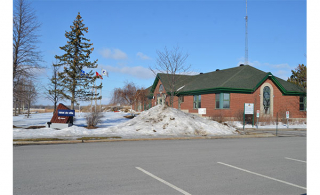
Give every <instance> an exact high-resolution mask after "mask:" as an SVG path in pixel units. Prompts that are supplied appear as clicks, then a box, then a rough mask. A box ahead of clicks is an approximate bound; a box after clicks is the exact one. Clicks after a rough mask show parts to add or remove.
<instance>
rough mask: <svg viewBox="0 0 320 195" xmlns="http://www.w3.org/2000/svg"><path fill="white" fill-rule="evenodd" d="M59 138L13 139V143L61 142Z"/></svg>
mask: <svg viewBox="0 0 320 195" xmlns="http://www.w3.org/2000/svg"><path fill="white" fill-rule="evenodd" d="M62 140H64V139H59V138H31V139H13V141H62Z"/></svg>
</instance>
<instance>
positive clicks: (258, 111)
mask: <svg viewBox="0 0 320 195" xmlns="http://www.w3.org/2000/svg"><path fill="white" fill-rule="evenodd" d="M259 114H260V110H257V118H259Z"/></svg>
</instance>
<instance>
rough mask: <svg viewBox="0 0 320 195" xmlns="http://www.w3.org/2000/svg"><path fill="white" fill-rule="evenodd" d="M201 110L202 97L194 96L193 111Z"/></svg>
mask: <svg viewBox="0 0 320 195" xmlns="http://www.w3.org/2000/svg"><path fill="white" fill-rule="evenodd" d="M198 108H201V95H194V96H193V109H198Z"/></svg>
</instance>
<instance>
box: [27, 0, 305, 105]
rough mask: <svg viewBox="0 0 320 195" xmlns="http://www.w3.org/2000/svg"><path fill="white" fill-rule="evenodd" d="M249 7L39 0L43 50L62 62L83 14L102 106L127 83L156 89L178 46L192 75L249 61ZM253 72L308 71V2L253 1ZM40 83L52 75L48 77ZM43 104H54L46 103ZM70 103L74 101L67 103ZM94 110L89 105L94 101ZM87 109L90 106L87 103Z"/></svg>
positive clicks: (240, 3) (237, 0)
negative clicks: (167, 54) (158, 72)
mask: <svg viewBox="0 0 320 195" xmlns="http://www.w3.org/2000/svg"><path fill="white" fill-rule="evenodd" d="M245 5H246V4H245V0H233V1H230V0H225V1H222V0H220V1H218V0H212V1H210V0H209V1H104V0H100V1H89V0H82V1H75V0H74V1H49V0H47V1H45V0H36V1H33V3H32V6H33V8H34V9H35V10H36V13H37V16H38V20H39V22H41V23H42V26H41V29H40V31H39V34H40V35H41V37H40V41H41V43H40V44H39V46H40V50H41V51H42V52H43V53H42V54H43V57H44V61H45V62H44V65H45V66H47V67H50V66H51V64H52V62H55V58H54V55H61V54H62V50H60V49H59V47H60V46H64V45H65V44H66V42H67V39H66V38H65V36H64V34H65V31H70V25H71V24H72V22H73V21H74V20H75V18H76V16H77V13H78V12H80V14H81V16H82V17H83V20H84V21H83V23H84V24H85V25H86V26H87V27H88V28H89V32H88V33H87V34H85V36H86V37H87V38H89V39H90V40H91V43H93V47H94V52H93V54H92V55H91V59H92V61H93V60H95V59H98V64H99V66H98V68H97V69H96V71H98V72H100V73H101V68H104V69H106V70H107V71H108V72H109V77H104V79H103V81H102V82H103V86H104V87H103V92H102V95H103V101H102V103H108V102H109V100H110V98H111V92H112V90H113V89H114V88H115V87H122V86H123V85H124V82H125V81H129V82H131V81H132V82H134V83H136V84H137V85H138V86H141V87H149V86H150V85H152V83H153V80H154V75H153V73H152V72H151V71H150V70H149V66H151V67H153V66H155V65H156V59H157V55H156V51H157V50H160V51H162V50H163V48H164V47H165V46H166V47H168V48H169V49H170V48H172V47H174V46H177V45H179V47H180V48H182V49H183V52H186V53H188V54H189V57H188V59H187V61H186V63H187V64H191V67H192V68H191V71H193V72H204V73H205V72H211V71H214V70H216V69H227V68H232V67H235V66H238V65H239V64H240V63H243V62H244V55H245V18H244V17H245V15H246V9H245ZM248 18H249V19H248V45H249V65H251V66H254V67H256V68H258V69H260V70H263V71H266V72H272V73H273V74H274V75H275V76H278V77H280V78H283V79H287V78H288V77H289V76H290V75H291V70H292V69H294V68H295V67H297V66H298V64H306V1H305V0H292V1H289V0H274V1H267V0H264V1H260V0H259V1H258V0H248ZM41 75H43V76H42V77H40V78H39V81H40V83H43V84H45V83H47V82H48V79H47V76H50V75H51V71H50V70H49V69H48V70H44V71H43V72H42V73H41ZM38 103H39V104H45V105H50V104H51V103H50V101H48V100H45V99H44V98H39V101H38ZM67 103H69V102H67ZM88 103H89V102H88ZM88 103H84V104H88Z"/></svg>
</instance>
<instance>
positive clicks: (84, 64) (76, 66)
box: [55, 13, 102, 110]
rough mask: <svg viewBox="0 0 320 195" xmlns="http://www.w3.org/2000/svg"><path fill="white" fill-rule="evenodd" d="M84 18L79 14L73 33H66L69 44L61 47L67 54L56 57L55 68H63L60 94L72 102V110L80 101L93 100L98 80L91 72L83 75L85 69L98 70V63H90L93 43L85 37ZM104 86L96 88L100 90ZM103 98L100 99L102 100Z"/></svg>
mask: <svg viewBox="0 0 320 195" xmlns="http://www.w3.org/2000/svg"><path fill="white" fill-rule="evenodd" d="M82 22H83V20H82V17H81V16H80V13H78V15H77V17H76V19H75V20H74V22H73V25H72V26H70V28H71V31H69V32H67V31H66V33H65V37H66V38H67V39H68V41H67V44H66V45H65V46H63V47H60V49H62V50H63V51H64V52H65V53H64V54H63V55H61V56H58V55H56V56H55V58H56V59H57V60H58V61H59V62H58V63H57V64H55V66H58V67H60V66H63V70H62V72H59V73H58V85H60V86H62V88H63V90H61V89H60V90H58V92H59V93H60V94H61V95H62V96H63V97H64V98H65V99H68V100H71V109H72V110H73V109H74V104H75V103H77V102H78V101H89V100H91V99H92V93H91V91H92V85H93V83H95V80H96V79H97V78H98V77H97V76H95V75H94V72H93V71H92V70H90V72H88V73H87V74H86V75H83V74H82V72H81V71H82V70H83V69H84V68H97V66H98V65H97V61H98V60H95V61H93V62H90V61H89V59H90V54H91V53H92V52H93V49H94V48H93V47H92V45H93V43H89V42H90V40H89V39H87V38H85V37H84V32H86V33H88V27H85V25H84V24H83V23H82ZM101 87H102V84H100V85H99V86H97V87H96V88H98V89H100V88H101ZM100 98H101V96H100V97H99V98H98V99H100Z"/></svg>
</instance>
